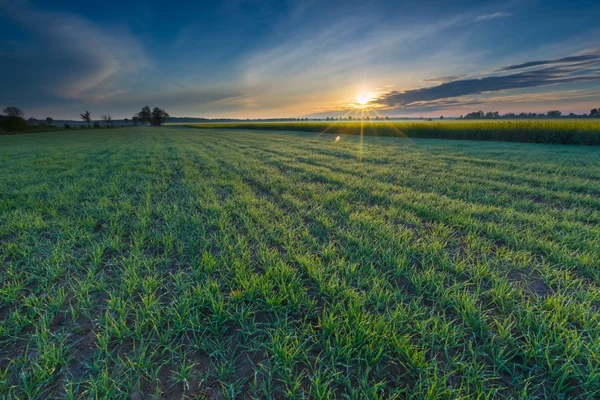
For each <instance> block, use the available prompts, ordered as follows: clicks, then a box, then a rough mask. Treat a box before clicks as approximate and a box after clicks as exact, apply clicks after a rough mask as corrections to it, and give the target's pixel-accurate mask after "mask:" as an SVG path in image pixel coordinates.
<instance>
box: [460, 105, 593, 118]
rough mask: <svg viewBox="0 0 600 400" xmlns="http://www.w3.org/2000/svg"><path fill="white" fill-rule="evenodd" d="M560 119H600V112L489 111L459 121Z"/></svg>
mask: <svg viewBox="0 0 600 400" xmlns="http://www.w3.org/2000/svg"><path fill="white" fill-rule="evenodd" d="M559 117H566V118H589V117H592V118H596V117H600V111H598V109H597V108H594V109H592V110H591V111H590V113H589V114H582V115H578V114H575V113H570V114H569V115H563V113H562V112H561V111H559V110H550V111H548V112H546V113H534V112H530V113H526V112H522V113H519V114H515V113H512V112H509V113H506V114H502V115H500V113H499V112H498V111H488V112H483V111H475V112H472V113H468V114H467V115H465V116H462V115H461V116H460V117H459V119H498V118H505V119H519V118H559Z"/></svg>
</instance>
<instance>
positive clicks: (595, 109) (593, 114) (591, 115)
mask: <svg viewBox="0 0 600 400" xmlns="http://www.w3.org/2000/svg"><path fill="white" fill-rule="evenodd" d="M598 116H600V111H598V109H597V108H594V109H593V110H592V111H590V117H598Z"/></svg>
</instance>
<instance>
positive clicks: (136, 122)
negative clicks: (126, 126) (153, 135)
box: [131, 117, 140, 126]
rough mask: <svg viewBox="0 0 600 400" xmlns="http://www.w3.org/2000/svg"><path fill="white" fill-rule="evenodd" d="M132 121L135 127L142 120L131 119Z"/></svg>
mask: <svg viewBox="0 0 600 400" xmlns="http://www.w3.org/2000/svg"><path fill="white" fill-rule="evenodd" d="M131 121H132V122H133V126H137V124H138V122H140V119H139V118H138V117H133V118H131Z"/></svg>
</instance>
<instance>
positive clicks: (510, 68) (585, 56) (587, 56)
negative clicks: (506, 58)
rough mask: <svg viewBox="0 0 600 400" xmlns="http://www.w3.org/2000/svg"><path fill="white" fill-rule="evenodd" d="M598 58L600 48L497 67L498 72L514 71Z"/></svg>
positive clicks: (583, 61) (591, 60) (599, 58)
mask: <svg viewBox="0 0 600 400" xmlns="http://www.w3.org/2000/svg"><path fill="white" fill-rule="evenodd" d="M598 60H600V49H596V50H593V51H592V52H591V53H588V54H579V55H574V56H569V57H564V58H559V59H556V60H542V61H529V62H525V63H522V64H515V65H509V66H506V67H502V68H500V69H497V70H496V72H503V71H514V70H518V69H525V68H531V67H539V66H543V65H557V64H573V63H586V62H594V61H598Z"/></svg>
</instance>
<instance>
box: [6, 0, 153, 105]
mask: <svg viewBox="0 0 600 400" xmlns="http://www.w3.org/2000/svg"><path fill="white" fill-rule="evenodd" d="M0 11H2V12H3V13H4V14H6V15H7V16H8V17H9V18H10V19H12V20H13V21H14V22H16V23H17V24H19V25H21V26H22V27H23V28H25V29H27V31H28V32H29V33H31V38H30V39H28V40H25V41H22V42H20V43H18V46H15V47H14V49H13V51H6V52H3V53H1V54H0V60H1V61H2V62H4V69H5V70H6V69H9V71H7V73H8V74H9V75H10V76H13V77H14V79H17V80H19V79H22V80H24V81H27V82H28V88H30V89H32V90H34V91H36V92H37V94H38V96H40V95H43V93H44V92H47V93H48V94H51V95H54V96H57V97H58V98H62V99H76V100H91V101H94V100H101V99H103V98H106V97H110V96H111V95H114V94H116V93H119V92H120V91H121V90H120V88H119V85H118V82H117V80H118V78H124V77H127V76H131V75H132V74H133V73H135V72H137V71H139V70H140V69H142V68H145V67H147V66H149V60H148V58H147V57H146V55H145V52H144V50H143V47H142V45H141V44H140V43H139V42H138V41H137V39H136V38H135V37H134V36H133V35H131V34H130V33H129V32H128V31H127V30H126V29H124V28H122V27H112V29H107V28H106V27H105V28H100V27H99V26H97V25H95V24H94V23H93V22H92V21H89V20H87V19H85V18H82V17H80V16H77V15H74V14H71V13H66V12H54V11H45V10H41V9H39V8H37V7H36V6H34V5H32V4H30V3H29V2H28V1H25V0H0Z"/></svg>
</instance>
